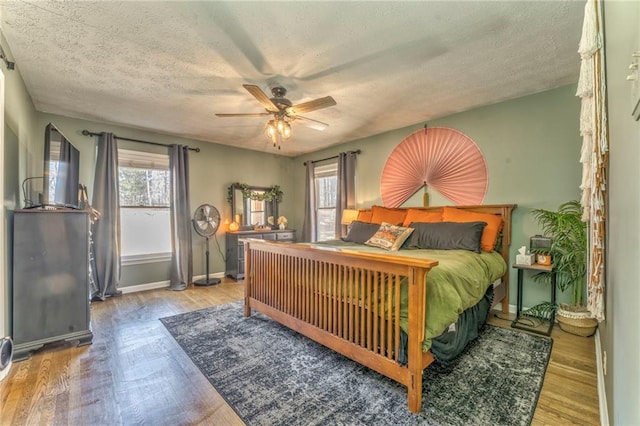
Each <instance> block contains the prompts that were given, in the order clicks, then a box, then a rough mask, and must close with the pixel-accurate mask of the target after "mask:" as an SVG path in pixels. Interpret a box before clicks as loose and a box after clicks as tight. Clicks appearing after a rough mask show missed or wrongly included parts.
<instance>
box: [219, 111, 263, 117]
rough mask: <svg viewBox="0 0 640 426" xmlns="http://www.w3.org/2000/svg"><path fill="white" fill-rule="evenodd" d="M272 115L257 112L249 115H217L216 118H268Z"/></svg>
mask: <svg viewBox="0 0 640 426" xmlns="http://www.w3.org/2000/svg"><path fill="white" fill-rule="evenodd" d="M267 115H271V113H270V112H256V113H249V114H216V117H222V118H229V117H266V116H267Z"/></svg>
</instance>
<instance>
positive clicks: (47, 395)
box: [0, 281, 599, 425]
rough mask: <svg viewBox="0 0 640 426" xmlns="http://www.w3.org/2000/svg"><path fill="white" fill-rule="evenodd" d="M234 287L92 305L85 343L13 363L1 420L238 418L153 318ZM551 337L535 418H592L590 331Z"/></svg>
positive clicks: (206, 302) (226, 298)
mask: <svg viewBox="0 0 640 426" xmlns="http://www.w3.org/2000/svg"><path fill="white" fill-rule="evenodd" d="M242 293H243V285H242V284H241V283H236V282H233V281H225V282H223V283H222V284H220V285H217V286H213V287H190V288H189V289H188V290H186V291H182V292H172V291H168V290H165V289H161V290H151V291H146V292H141V293H131V294H126V295H124V296H122V297H119V298H114V299H109V300H107V301H105V302H99V303H94V304H93V305H92V310H91V314H92V324H93V332H94V340H93V344H92V345H90V346H85V347H81V348H76V347H72V346H70V345H69V344H54V345H53V346H52V347H47V348H46V350H43V351H40V352H38V353H35V354H34V355H33V356H32V357H31V358H30V359H29V360H26V361H22V362H18V363H14V365H13V367H12V369H11V372H10V373H9V375H8V376H7V377H6V378H5V379H4V380H3V381H2V382H0V403H1V405H0V425H47V424H56V425H118V424H148V425H192V424H211V425H214V424H215V425H235V424H240V425H241V424H242V421H241V420H240V419H239V418H238V416H237V415H236V414H235V412H234V411H233V410H232V409H231V408H230V407H229V406H228V405H227V404H226V403H225V402H224V400H223V399H222V398H221V397H220V395H219V394H218V393H217V392H216V391H215V390H214V389H213V387H212V386H211V384H210V383H209V382H208V381H207V379H206V378H205V377H204V376H203V375H202V374H201V373H200V372H199V371H198V369H197V368H196V367H195V366H194V365H193V364H191V361H190V360H189V358H188V357H187V356H186V355H185V354H184V353H183V352H182V350H181V349H180V347H179V346H178V345H177V343H176V342H175V341H174V340H173V338H172V337H171V336H170V335H169V333H168V332H167V331H166V329H165V328H164V326H163V325H162V324H161V323H160V322H159V321H158V318H162V317H165V316H170V315H175V314H178V313H181V312H189V311H193V310H196V309H200V308H205V307H208V306H212V305H218V304H223V303H228V302H231V301H234V300H238V299H240V298H242ZM490 321H491V323H493V324H495V325H500V326H508V325H509V322H508V321H504V320H501V319H498V318H492V319H491V320H490ZM552 337H553V339H554V344H553V352H552V354H551V361H550V363H549V367H548V369H547V374H546V376H545V381H544V387H543V389H542V393H541V395H540V399H539V401H538V407H537V409H536V412H535V416H534V419H533V424H534V425H543V424H548V425H567V424H580V425H597V424H599V414H598V395H597V390H596V372H595V371H596V369H595V368H596V367H595V351H594V341H593V338H583V337H577V336H572V335H569V334H566V333H564V332H562V331H561V330H559V329H557V328H556V329H554V332H553V336H552Z"/></svg>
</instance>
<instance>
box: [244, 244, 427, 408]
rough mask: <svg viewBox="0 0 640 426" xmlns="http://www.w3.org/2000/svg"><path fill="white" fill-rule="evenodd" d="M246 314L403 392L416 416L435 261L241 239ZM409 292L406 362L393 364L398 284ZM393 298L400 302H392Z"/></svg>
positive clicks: (397, 340)
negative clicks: (305, 340) (261, 316)
mask: <svg viewBox="0 0 640 426" xmlns="http://www.w3.org/2000/svg"><path fill="white" fill-rule="evenodd" d="M245 250H246V252H245V268H246V269H245V270H246V276H245V316H249V315H251V311H252V310H256V311H258V312H261V313H263V314H265V315H267V316H269V317H270V318H272V319H274V320H275V321H278V322H280V323H281V324H283V325H285V326H286V327H288V328H291V329H292V330H295V331H297V332H299V333H301V334H303V335H305V336H307V337H309V338H311V339H313V340H315V341H316V342H318V343H320V344H322V345H324V346H327V347H329V348H331V349H332V350H334V351H336V352H338V353H340V354H342V355H344V356H346V357H348V358H350V359H352V360H354V361H356V362H358V363H360V364H362V365H365V366H367V367H369V368H371V369H372V370H375V371H377V372H379V373H380V374H383V375H385V376H387V377H389V378H391V379H393V380H395V381H397V382H399V383H401V384H403V385H405V386H407V389H408V405H409V410H411V411H412V412H414V413H417V412H419V411H420V408H421V404H422V371H423V370H424V369H425V368H426V367H427V366H428V365H429V364H430V363H431V362H433V356H432V355H431V352H422V344H423V341H424V324H425V315H426V308H425V306H426V303H425V301H426V285H427V281H426V276H427V273H428V271H429V270H430V269H431V268H432V267H434V266H436V265H437V264H438V262H435V261H424V260H423V261H418V260H416V259H412V258H407V257H399V256H398V257H396V256H394V257H383V256H379V255H374V254H363V253H351V252H348V251H344V250H343V251H335V250H332V249H324V248H317V247H311V246H302V245H297V244H292V243H284V242H271V241H265V240H252V239H247V240H246V241H245ZM403 279H406V280H407V286H408V287H407V289H408V301H409V303H408V333H407V334H408V348H407V350H408V354H407V355H408V364H407V365H400V364H399V363H398V356H399V347H400V303H399V300H400V291H401V281H402V280H403ZM396 301H398V303H396Z"/></svg>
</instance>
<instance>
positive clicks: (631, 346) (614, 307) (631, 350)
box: [599, 1, 640, 425]
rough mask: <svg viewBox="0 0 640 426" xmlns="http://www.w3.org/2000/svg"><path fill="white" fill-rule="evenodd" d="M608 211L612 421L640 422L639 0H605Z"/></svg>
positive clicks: (604, 329) (606, 338)
mask: <svg viewBox="0 0 640 426" xmlns="http://www.w3.org/2000/svg"><path fill="white" fill-rule="evenodd" d="M604 6H605V13H604V18H605V27H604V28H605V54H606V64H607V91H608V96H607V104H608V109H609V110H608V120H609V188H608V190H609V212H608V213H609V214H608V217H609V218H610V220H609V221H608V224H607V226H608V229H607V234H608V238H607V247H606V251H605V254H606V262H607V265H606V280H605V288H606V305H605V317H606V319H605V321H603V322H602V323H600V326H599V333H600V340H601V345H602V350H603V351H605V352H606V353H607V365H606V370H607V375H606V376H605V378H604V384H605V389H606V394H607V406H608V411H609V421H610V423H611V424H614V425H632V424H633V425H638V424H640V404H639V403H640V331H639V330H640V328H638V324H640V310H639V309H638V305H639V304H640V279H639V277H640V263H639V262H638V260H639V259H640V222H639V221H638V218H640V169H639V165H640V121H634V120H633V118H632V116H631V110H632V109H631V108H632V102H631V96H630V95H631V82H629V81H627V80H626V76H627V75H628V74H630V71H629V64H630V63H631V54H632V53H633V52H638V51H640V3H638V2H618V1H606V2H605V3H604Z"/></svg>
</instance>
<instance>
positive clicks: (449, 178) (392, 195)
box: [380, 127, 489, 207]
mask: <svg viewBox="0 0 640 426" xmlns="http://www.w3.org/2000/svg"><path fill="white" fill-rule="evenodd" d="M425 184H426V185H428V186H430V187H431V188H433V189H435V190H436V191H438V192H439V193H440V194H442V195H443V196H445V197H446V198H448V199H449V200H451V201H452V202H453V203H455V204H456V205H475V204H482V202H483V201H484V197H485V195H486V194H487V187H488V185H489V179H488V173H487V163H486V161H485V159H484V156H483V155H482V152H481V151H480V148H478V145H476V143H475V142H474V141H473V140H471V139H470V138H469V137H468V136H467V135H465V134H464V133H461V132H459V131H457V130H453V129H450V128H447V127H429V128H425V129H421V130H418V131H416V132H414V133H412V134H410V135H409V136H407V137H406V138H404V139H403V140H402V142H400V143H399V144H398V146H396V147H395V148H394V150H393V151H392V152H391V154H390V155H389V158H387V162H386V163H385V165H384V168H383V169H382V177H381V178H380V193H381V195H382V202H383V204H384V205H385V206H387V207H398V206H400V205H401V204H402V203H404V202H405V201H406V200H407V199H409V197H411V196H412V195H413V194H415V193H416V192H417V191H418V190H419V189H420V188H422V187H424V185H425Z"/></svg>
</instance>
